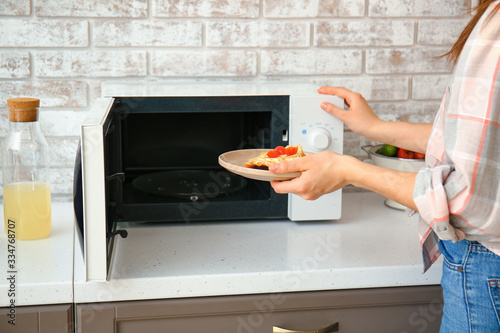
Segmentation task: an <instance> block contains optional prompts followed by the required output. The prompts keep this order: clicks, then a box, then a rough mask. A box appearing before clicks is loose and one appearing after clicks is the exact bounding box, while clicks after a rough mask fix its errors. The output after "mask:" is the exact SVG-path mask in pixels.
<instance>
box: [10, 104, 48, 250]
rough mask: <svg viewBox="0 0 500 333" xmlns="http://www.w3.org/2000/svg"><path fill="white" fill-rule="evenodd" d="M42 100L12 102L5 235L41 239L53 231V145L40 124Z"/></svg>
mask: <svg viewBox="0 0 500 333" xmlns="http://www.w3.org/2000/svg"><path fill="white" fill-rule="evenodd" d="M39 106H40V100H39V99H38V98H29V97H21V98H11V99H8V100H7V107H8V109H9V120H10V123H9V133H8V135H7V137H6V138H5V139H4V142H3V145H2V185H3V207H4V219H5V232H6V234H7V235H9V237H11V236H10V235H15V238H16V239H19V240H24V239H40V238H45V237H47V236H49V234H50V231H51V229H52V221H51V202H50V167H49V145H48V143H47V140H45V137H44V136H43V134H42V131H41V130H40V125H39V123H38V117H39Z"/></svg>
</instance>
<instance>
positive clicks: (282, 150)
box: [274, 146, 286, 156]
mask: <svg viewBox="0 0 500 333" xmlns="http://www.w3.org/2000/svg"><path fill="white" fill-rule="evenodd" d="M274 150H275V151H276V152H277V153H278V156H279V155H285V154H286V150H285V147H283V146H278V147H276V148H274Z"/></svg>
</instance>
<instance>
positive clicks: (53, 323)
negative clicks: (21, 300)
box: [0, 304, 73, 333]
mask: <svg viewBox="0 0 500 333" xmlns="http://www.w3.org/2000/svg"><path fill="white" fill-rule="evenodd" d="M0 318H2V319H1V320H0V332H2V333H71V332H73V305H72V304H58V305H37V306H18V307H15V308H0ZM14 324H15V325H14Z"/></svg>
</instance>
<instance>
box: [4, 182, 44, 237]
mask: <svg viewBox="0 0 500 333" xmlns="http://www.w3.org/2000/svg"><path fill="white" fill-rule="evenodd" d="M50 207H51V206H50V185H49V184H46V183H29V182H28V183H14V184H9V185H6V186H5V187H4V188H3V209H4V218H5V233H6V234H7V235H9V234H13V232H14V233H15V236H16V239H20V240H23V239H40V238H45V237H47V236H48V235H49V234H50V230H51V229H52V220H51V210H50ZM9 220H10V221H9Z"/></svg>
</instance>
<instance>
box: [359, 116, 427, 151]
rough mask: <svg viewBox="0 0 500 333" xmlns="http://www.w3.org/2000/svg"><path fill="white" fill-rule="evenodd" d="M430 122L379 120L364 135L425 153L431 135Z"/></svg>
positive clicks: (373, 139)
mask: <svg viewBox="0 0 500 333" xmlns="http://www.w3.org/2000/svg"><path fill="white" fill-rule="evenodd" d="M431 130H432V124H421V123H409V122H396V121H380V122H379V123H378V124H377V125H376V126H373V128H371V129H370V131H369V132H367V133H366V135H365V137H366V138H368V139H370V140H372V141H377V142H381V143H386V144H390V145H393V146H396V147H399V148H404V149H408V150H412V151H416V152H420V153H425V151H426V149H427V143H428V142H429V137H430V135H431Z"/></svg>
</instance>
